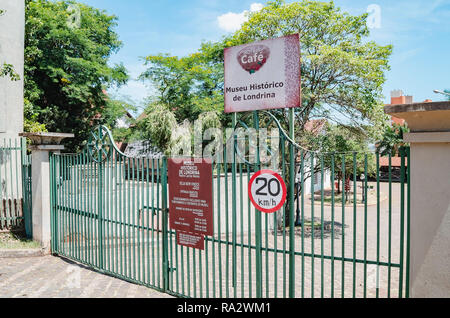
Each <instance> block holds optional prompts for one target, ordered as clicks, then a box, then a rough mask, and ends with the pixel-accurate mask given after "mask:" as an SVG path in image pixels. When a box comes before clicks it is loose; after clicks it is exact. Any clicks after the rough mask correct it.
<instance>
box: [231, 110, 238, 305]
mask: <svg viewBox="0 0 450 318" xmlns="http://www.w3.org/2000/svg"><path fill="white" fill-rule="evenodd" d="M236 123H237V114H236V113H233V117H232V124H233V127H236ZM233 143H234V147H236V143H237V139H236V135H234V137H233ZM234 147H233V148H234ZM231 169H232V180H231V183H232V185H231V187H232V226H233V230H232V231H233V233H232V237H233V238H232V239H233V251H232V254H233V273H232V275H233V288H234V298H236V297H237V278H236V262H237V255H236V253H237V252H236V240H237V237H236V235H237V234H236V231H237V224H236V223H237V219H236V213H237V210H236V204H237V202H236V201H237V195H236V174H237V170H236V151H233V162H232V163H231Z"/></svg>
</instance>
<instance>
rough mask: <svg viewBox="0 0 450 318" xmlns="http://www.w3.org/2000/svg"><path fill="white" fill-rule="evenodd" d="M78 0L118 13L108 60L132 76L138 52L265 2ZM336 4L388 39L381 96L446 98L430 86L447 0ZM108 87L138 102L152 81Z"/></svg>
mask: <svg viewBox="0 0 450 318" xmlns="http://www.w3.org/2000/svg"><path fill="white" fill-rule="evenodd" d="M80 1H81V2H83V3H86V4H88V5H91V6H94V7H97V8H100V9H104V10H106V11H107V12H108V13H109V14H114V15H116V16H118V18H119V21H118V23H119V26H118V28H117V32H118V34H119V36H120V38H121V40H122V41H123V43H124V46H123V48H122V49H121V50H120V51H119V53H118V54H116V55H114V56H113V57H112V62H123V63H124V64H125V66H126V67H127V68H128V70H129V72H130V75H131V77H132V78H133V79H135V78H136V77H137V76H138V75H139V74H140V73H141V72H142V71H143V70H144V66H143V63H142V61H141V60H140V57H144V56H147V55H150V54H157V53H170V54H172V55H178V56H182V55H186V54H189V53H192V52H195V50H196V49H197V48H198V47H199V46H200V44H201V42H202V41H206V40H208V41H209V40H211V41H215V40H219V39H220V38H221V36H222V35H225V34H227V33H228V32H230V30H233V29H235V28H236V27H238V26H239V23H240V22H241V21H242V19H243V14H242V13H243V12H244V11H245V10H247V11H250V10H257V9H258V8H259V7H261V5H264V4H265V3H266V1H263V0H189V1H188V0H126V1H124V0H80ZM287 2H292V1H287ZM335 3H336V5H338V6H339V7H341V8H342V9H343V10H345V11H348V12H350V13H351V14H362V13H364V12H366V11H367V10H368V9H369V10H373V11H371V12H372V17H373V18H374V19H373V20H371V21H372V22H371V23H372V24H371V39H372V40H375V41H376V42H377V43H379V44H383V45H385V44H393V45H394V53H393V55H392V57H391V62H390V65H391V71H389V72H388V73H387V82H386V84H385V86H384V95H385V97H386V98H385V102H389V100H390V98H389V96H390V91H391V90H393V89H402V90H403V91H404V93H405V94H408V95H413V96H414V100H415V101H423V100H425V99H428V98H429V99H432V100H443V99H444V96H442V95H437V94H434V93H433V90H434V89H439V90H443V89H450V0H428V1H427V0H421V1H419V0H409V1H408V0H396V1H388V0H383V1H377V0H369V1H365V0H362V1H361V0H359V1H357V0H336V1H335ZM371 5H372V6H371ZM374 5H375V6H374ZM378 10H379V11H378ZM376 12H379V13H380V14H379V15H378V14H376ZM375 18H379V19H375ZM110 93H111V94H115V95H122V96H129V97H130V98H131V99H132V100H133V101H134V102H135V103H137V104H140V103H142V100H143V98H144V97H145V96H148V95H149V94H150V93H151V88H150V87H146V86H145V85H144V84H142V83H141V82H138V81H135V80H131V81H130V83H129V84H128V85H127V86H126V87H123V88H122V89H120V90H119V91H117V92H116V91H111V92H110Z"/></svg>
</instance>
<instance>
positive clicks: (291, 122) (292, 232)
mask: <svg viewBox="0 0 450 318" xmlns="http://www.w3.org/2000/svg"><path fill="white" fill-rule="evenodd" d="M294 122H295V121H294V108H289V138H291V140H295V136H294V133H295V131H294ZM289 148H290V150H289V157H290V158H289V163H290V164H289V297H290V298H295V242H294V240H295V223H294V222H295V220H294V217H295V211H294V186H295V153H294V152H295V147H294V145H293V144H292V142H291V143H290V146H289Z"/></svg>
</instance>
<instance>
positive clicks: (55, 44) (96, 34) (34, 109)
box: [24, 0, 128, 151]
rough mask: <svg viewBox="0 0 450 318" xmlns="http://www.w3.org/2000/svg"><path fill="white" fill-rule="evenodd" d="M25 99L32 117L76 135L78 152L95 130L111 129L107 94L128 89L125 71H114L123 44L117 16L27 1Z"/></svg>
mask: <svg viewBox="0 0 450 318" xmlns="http://www.w3.org/2000/svg"><path fill="white" fill-rule="evenodd" d="M25 15H26V20H25V21H26V24H25V78H24V80H25V98H26V100H27V101H28V102H29V113H31V114H34V115H33V116H35V120H36V121H38V122H39V123H44V124H45V126H46V128H47V129H48V130H50V131H55V132H73V133H75V138H74V139H72V140H68V142H67V144H68V148H69V150H71V151H76V150H77V149H79V147H80V146H81V144H82V142H83V141H85V140H86V139H87V136H88V133H89V132H90V130H91V129H92V127H93V126H95V125H97V124H103V123H106V121H107V118H105V117H104V114H105V113H106V110H107V107H108V98H107V96H106V94H105V90H106V89H107V88H108V87H110V86H113V85H116V86H119V85H122V84H124V83H125V82H126V81H127V79H128V75H127V73H126V70H125V68H124V66H123V65H121V64H118V65H114V66H109V65H108V61H109V57H110V56H111V55H112V54H113V53H115V52H117V51H118V50H119V48H120V47H121V45H122V43H121V42H120V41H119V38H118V35H117V33H116V32H115V31H114V28H115V27H116V25H117V18H116V17H115V16H110V15H107V14H106V13H105V12H104V11H100V10H98V9H95V8H92V7H90V6H87V5H84V4H81V3H77V2H75V1H49V0H27V1H26V11H25Z"/></svg>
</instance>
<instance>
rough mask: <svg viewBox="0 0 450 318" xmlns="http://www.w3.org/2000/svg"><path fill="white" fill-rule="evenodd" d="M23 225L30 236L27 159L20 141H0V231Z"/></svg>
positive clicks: (29, 194)
mask: <svg viewBox="0 0 450 318" xmlns="http://www.w3.org/2000/svg"><path fill="white" fill-rule="evenodd" d="M24 224H25V226H26V230H27V234H28V235H30V236H31V156H30V155H27V151H26V140H25V139H24V138H9V139H6V138H3V139H0V230H9V229H11V228H14V227H19V226H23V225H24Z"/></svg>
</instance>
